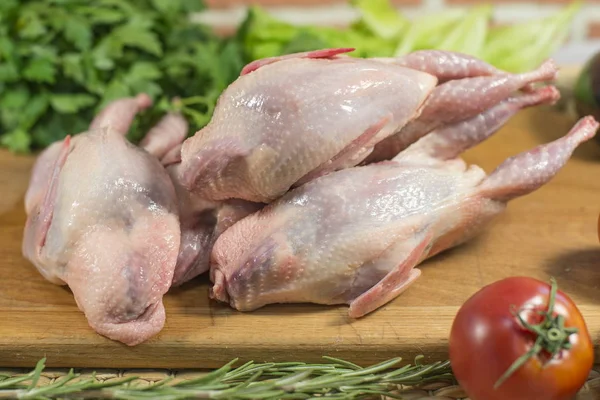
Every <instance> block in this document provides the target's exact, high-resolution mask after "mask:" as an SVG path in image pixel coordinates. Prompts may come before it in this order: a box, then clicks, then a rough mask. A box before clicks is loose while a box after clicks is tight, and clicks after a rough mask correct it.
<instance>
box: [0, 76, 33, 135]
mask: <svg viewBox="0 0 600 400" xmlns="http://www.w3.org/2000/svg"><path fill="white" fill-rule="evenodd" d="M28 101H29V92H28V91H27V88H26V87H25V86H17V87H15V88H13V89H12V90H10V91H8V92H6V93H4V95H3V96H2V98H0V121H1V122H2V126H3V127H4V129H5V130H14V129H17V128H19V125H20V122H21V110H22V109H23V108H24V107H25V105H26V104H27V102H28Z"/></svg>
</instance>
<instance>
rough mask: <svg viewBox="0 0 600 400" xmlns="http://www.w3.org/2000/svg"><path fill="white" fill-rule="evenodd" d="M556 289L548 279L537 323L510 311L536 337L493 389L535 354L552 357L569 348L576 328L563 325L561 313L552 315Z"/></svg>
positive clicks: (552, 280)
mask: <svg viewBox="0 0 600 400" xmlns="http://www.w3.org/2000/svg"><path fill="white" fill-rule="evenodd" d="M557 291H558V285H557V284H556V280H555V279H554V278H551V279H550V296H549V299H548V309H547V310H546V311H543V312H539V315H541V316H543V320H542V322H540V323H539V324H537V325H536V324H530V323H529V322H527V321H525V319H524V318H523V317H522V316H521V314H520V313H518V312H515V311H512V312H513V314H514V315H515V317H516V318H517V319H518V320H519V322H520V323H521V325H522V326H523V327H524V328H525V329H527V330H528V331H529V332H531V333H534V334H535V335H536V336H537V337H536V340H535V343H534V344H533V346H532V347H531V349H529V351H527V353H525V354H523V355H522V356H520V357H519V358H517V359H516V360H515V362H514V363H513V364H512V365H511V366H510V367H509V368H508V369H507V370H506V372H505V373H504V374H503V375H502V376H501V377H500V379H498V381H497V382H496V384H495V385H494V389H497V388H498V387H499V386H500V385H502V384H503V383H504V382H505V381H506V380H507V379H508V378H509V377H510V376H511V375H512V374H513V373H515V371H516V370H518V369H519V368H521V367H522V366H523V365H525V363H526V362H527V361H528V360H529V359H530V358H533V357H535V356H538V355H539V354H540V353H541V352H542V351H546V352H547V353H550V355H551V356H550V359H552V358H554V357H555V356H556V355H557V354H558V353H560V351H561V350H568V349H570V348H571V342H570V336H571V335H573V334H575V333H577V332H578V331H579V330H578V329H577V328H567V327H565V317H564V316H562V315H557V316H554V305H555V302H556V293H557Z"/></svg>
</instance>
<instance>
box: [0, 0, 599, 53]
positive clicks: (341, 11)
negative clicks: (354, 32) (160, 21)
mask: <svg viewBox="0 0 600 400" xmlns="http://www.w3.org/2000/svg"><path fill="white" fill-rule="evenodd" d="M0 1H1V0H0ZM205 1H206V3H207V4H208V5H209V7H210V10H209V11H208V12H205V13H203V14H202V15H200V16H198V19H199V20H201V21H202V22H205V23H207V24H209V25H212V26H214V27H215V28H217V29H218V30H219V31H220V32H231V30H232V29H233V28H234V27H235V26H236V24H238V23H239V22H240V21H241V20H242V19H243V17H244V15H245V11H244V10H245V7H246V6H247V5H248V4H260V5H261V6H264V7H267V8H268V9H269V10H270V11H271V12H272V13H273V14H274V15H276V16H277V17H279V18H281V19H283V20H286V21H289V22H292V23H299V24H306V23H310V24H326V25H336V26H344V25H346V24H347V23H348V22H350V21H352V20H353V19H354V18H355V13H354V10H353V9H352V8H351V7H350V6H348V5H347V1H345V0H205ZM569 1H570V0H538V1H521V0H491V3H493V4H494V10H495V11H494V19H495V21H496V22H498V23H510V22H512V21H517V20H527V19H531V18H536V17H540V16H543V15H547V14H550V13H552V12H555V11H556V10H557V9H559V8H560V7H564V6H565V5H566V4H568V3H569ZM393 2H394V3H395V4H396V5H397V6H398V8H399V9H400V10H401V11H402V12H403V13H404V14H405V15H407V16H408V17H411V16H417V15H420V14H423V13H426V12H428V11H439V10H441V9H443V8H457V7H466V6H469V5H473V4H477V3H482V2H481V1H479V0H393ZM594 38H600V0H588V1H584V5H583V8H582V10H581V12H580V13H579V15H578V16H577V17H576V19H575V21H574V23H573V29H572V33H571V36H570V39H569V40H570V43H576V44H577V43H585V42H587V41H590V40H592V39H594Z"/></svg>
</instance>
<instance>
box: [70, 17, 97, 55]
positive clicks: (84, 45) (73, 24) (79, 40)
mask: <svg viewBox="0 0 600 400" xmlns="http://www.w3.org/2000/svg"><path fill="white" fill-rule="evenodd" d="M64 34H65V38H66V39H67V40H68V41H70V42H71V43H73V44H74V45H75V47H76V48H77V49H78V50H81V51H85V50H89V48H90V47H91V45H92V29H91V27H90V25H88V24H87V23H86V21H85V20H84V19H82V18H74V17H73V18H69V19H68V20H67V23H66V24H65V30H64Z"/></svg>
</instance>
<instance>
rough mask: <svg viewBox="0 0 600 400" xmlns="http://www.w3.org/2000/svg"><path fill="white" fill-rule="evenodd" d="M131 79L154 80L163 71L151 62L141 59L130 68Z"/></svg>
mask: <svg viewBox="0 0 600 400" xmlns="http://www.w3.org/2000/svg"><path fill="white" fill-rule="evenodd" d="M127 75H128V79H129V80H132V81H134V80H154V79H158V78H160V77H161V76H162V71H161V70H160V69H159V68H158V67H157V66H156V65H155V64H152V63H150V62H145V61H140V62H137V63H135V64H133V65H132V66H131V69H130V70H129V73H128V74H127Z"/></svg>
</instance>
